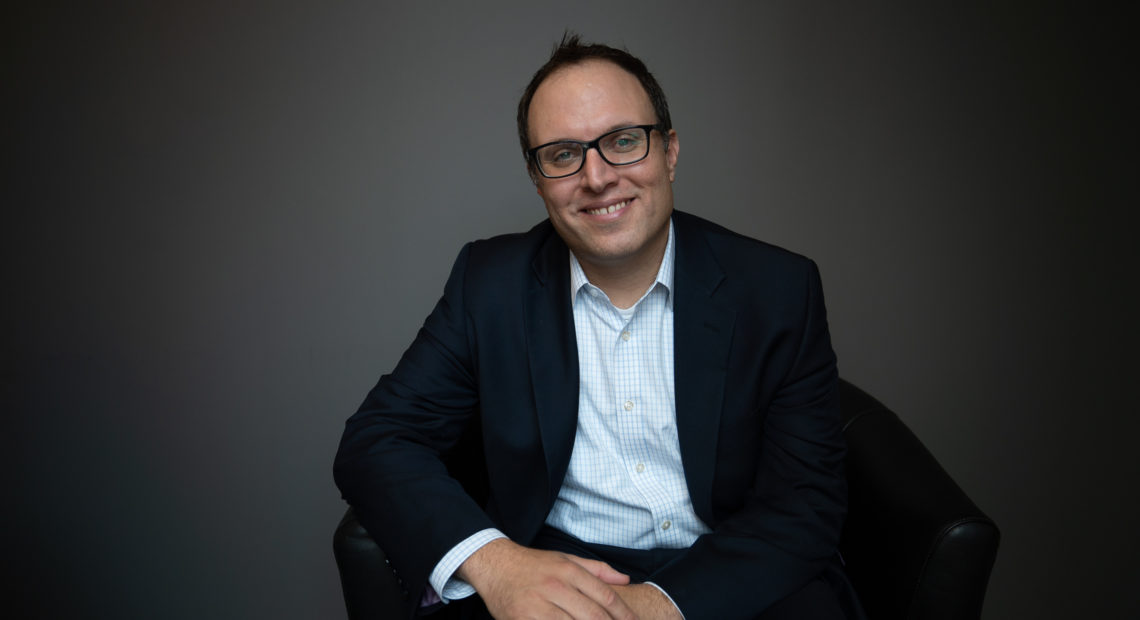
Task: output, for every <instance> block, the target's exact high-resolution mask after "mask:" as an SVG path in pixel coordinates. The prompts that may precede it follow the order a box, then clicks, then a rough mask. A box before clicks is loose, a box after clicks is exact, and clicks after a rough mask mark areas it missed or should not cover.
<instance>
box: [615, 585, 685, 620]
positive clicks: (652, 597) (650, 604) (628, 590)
mask: <svg viewBox="0 0 1140 620" xmlns="http://www.w3.org/2000/svg"><path fill="white" fill-rule="evenodd" d="M613 588H614V590H616V591H617V593H618V595H619V596H621V598H622V600H623V601H625V604H626V605H628V606H629V608H630V609H632V610H633V611H634V613H636V614H637V617H638V618H652V619H653V620H681V618H682V616H681V611H680V610H679V609H677V606H676V605H674V604H673V601H671V600H669V597H667V596H665V594H664V593H662V592H661V590H658V589H657V588H655V587H654V586H652V585H649V584H648V583H637V584H633V585H628V586H622V585H615V586H614V587H613Z"/></svg>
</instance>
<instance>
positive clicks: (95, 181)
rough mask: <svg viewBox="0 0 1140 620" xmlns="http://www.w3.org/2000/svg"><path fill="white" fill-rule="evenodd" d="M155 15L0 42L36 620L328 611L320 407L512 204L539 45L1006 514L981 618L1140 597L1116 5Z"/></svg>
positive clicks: (131, 10) (11, 443) (1109, 611)
mask: <svg viewBox="0 0 1140 620" xmlns="http://www.w3.org/2000/svg"><path fill="white" fill-rule="evenodd" d="M158 4H159V3H139V5H138V6H119V7H115V8H101V9H97V8H92V7H89V6H86V5H85V4H84V5H81V6H78V7H71V8H63V7H60V8H44V7H43V6H41V7H39V8H27V7H24V8H19V9H16V8H13V9H9V10H7V11H6V14H7V17H6V18H5V23H4V25H3V26H2V28H3V35H4V36H3V43H2V45H3V49H4V56H3V84H4V91H5V95H4V106H5V107H6V108H8V112H7V113H5V115H4V121H3V124H4V136H5V140H4V141H5V149H4V169H5V181H4V190H3V191H4V199H3V203H4V213H5V220H6V224H5V225H4V226H2V227H0V228H2V229H3V241H4V247H5V254H6V255H8V258H7V259H6V260H5V261H3V263H4V264H3V268H2V269H3V275H4V280H3V285H4V286H3V288H4V291H5V292H6V294H5V295H4V298H5V301H4V303H3V308H4V313H5V325H6V326H7V329H6V336H5V342H6V344H5V346H4V357H3V359H4V367H3V373H2V381H3V383H2V389H3V391H2V395H3V399H4V401H3V408H4V416H3V419H4V422H3V428H2V434H3V436H4V438H5V441H4V444H5V446H6V448H7V449H5V450H4V454H5V460H6V461H8V463H7V466H6V467H4V468H3V471H4V479H3V481H4V482H5V488H6V489H11V492H9V493H7V494H6V496H7V497H8V498H10V499H9V501H8V502H5V504H6V506H5V509H4V511H3V512H4V513H5V514H4V519H5V522H4V524H5V526H4V528H3V529H4V549H3V553H2V554H0V555H3V557H4V566H5V572H6V575H5V576H4V577H5V579H4V582H5V585H4V588H5V590H6V591H7V592H6V593H5V596H4V600H8V601H14V603H12V604H16V605H26V606H27V607H26V608H25V609H26V611H27V612H28V616H29V617H37V616H41V617H62V616H63V615H64V614H75V615H89V616H93V617H96V616H97V617H107V618H151V617H164V618H200V617H209V618H261V617H282V618H324V617H339V616H342V615H343V606H342V602H341V599H340V592H339V586H338V581H337V577H336V571H335V568H334V564H333V558H332V554H331V551H330V540H331V535H332V529H333V527H334V525H335V524H336V521H337V519H338V517H339V516H340V514H341V512H342V511H343V504H342V503H341V501H340V499H339V496H338V493H337V490H336V489H335V487H334V486H333V483H332V475H331V463H332V458H333V454H334V452H335V449H336V443H337V440H338V438H339V434H340V431H341V429H342V426H343V421H344V420H345V418H347V417H348V416H349V415H350V414H351V413H352V412H353V411H354V409H355V407H356V406H357V405H358V404H359V402H360V400H361V399H362V398H363V396H364V394H365V393H366V391H367V390H368V389H369V388H370V387H371V386H372V385H373V383H374V382H375V380H376V378H377V377H378V376H379V375H380V374H381V373H383V372H386V371H387V370H389V369H390V368H391V367H392V366H393V364H394V363H395V361H396V360H397V359H398V356H399V355H400V353H401V352H402V350H403V348H404V347H405V346H406V345H407V344H408V343H409V342H410V341H411V339H412V337H413V334H414V333H415V330H416V329H417V327H418V326H419V324H420V322H421V321H422V319H423V317H424V316H426V314H427V313H428V311H429V310H430V308H431V306H432V304H433V303H434V301H435V299H436V298H437V297H438V295H439V293H440V291H441V290H442V285H443V281H444V279H445V277H446V274H447V272H448V269H449V267H450V264H451V261H452V260H453V258H454V256H455V254H456V252H457V251H458V249H459V247H460V245H461V244H462V243H463V242H464V241H467V240H470V239H473V238H478V237H486V236H489V235H493V234H497V233H501V232H508V231H518V230H523V229H526V228H529V227H530V226H531V225H532V224H534V223H535V222H537V221H538V220H539V219H541V218H543V217H545V214H544V211H543V208H542V204H541V202H540V201H539V199H538V197H537V196H536V195H535V194H534V189H533V187H532V186H531V185H530V184H529V182H528V180H527V178H526V175H525V173H524V169H523V162H522V158H521V156H520V154H519V152H518V145H517V141H516V137H515V127H514V108H515V105H516V101H517V98H518V96H519V94H520V93H521V90H522V88H523V86H524V85H525V84H526V82H527V80H528V79H529V77H530V75H531V73H532V72H533V71H534V70H535V69H536V68H537V67H538V66H539V64H541V62H542V61H543V60H544V59H545V57H546V55H547V53H548V52H549V50H550V48H551V45H552V44H553V43H554V42H555V41H556V40H557V39H558V38H559V36H560V35H561V33H562V30H563V28H566V27H569V28H573V29H576V30H578V31H580V32H581V33H583V34H584V35H585V36H586V37H587V38H589V39H592V40H599V41H604V42H609V43H612V44H616V45H624V46H627V47H628V48H629V49H630V50H632V51H633V52H634V53H636V54H638V55H640V56H642V57H643V58H644V59H645V60H646V61H647V62H648V64H649V65H650V67H651V68H652V69H653V70H654V71H655V72H656V74H657V76H658V77H659V79H660V81H661V82H662V84H663V85H664V87H665V89H666V91H667V92H668V93H669V95H670V98H671V103H672V108H673V118H674V122H675V125H676V128H677V132H678V134H679V136H680V140H681V146H682V148H681V154H680V162H679V167H678V176H677V182H676V186H675V187H676V199H677V205H678V207H679V208H682V209H685V210H688V211H691V212H694V213H697V214H699V215H702V216H705V217H708V218H710V219H713V220H715V221H717V222H720V223H722V224H725V225H727V226H729V227H731V228H735V229H736V230H738V231H741V232H743V233H746V234H749V235H752V236H756V237H759V238H762V239H765V240H767V241H770V242H773V243H776V244H778V245H782V246H785V247H788V248H790V249H793V250H795V251H798V252H801V253H804V254H807V255H809V256H811V257H813V258H815V259H816V260H817V261H818V262H819V265H820V267H821V269H822V272H823V277H824V283H825V289H826V292H827V295H828V305H829V309H830V318H831V326H832V334H833V337H834V341H835V346H836V349H837V351H838V353H839V356H840V368H841V373H842V375H843V376H845V377H847V378H848V379H850V380H852V381H854V382H856V383H857V384H859V385H861V386H862V387H864V388H865V389H867V390H869V391H870V392H872V393H873V394H874V395H876V396H877V397H879V398H880V399H881V400H883V401H884V402H885V403H886V404H888V405H889V406H891V407H893V408H894V409H896V410H897V411H898V412H899V414H900V415H901V416H902V417H903V419H904V420H905V421H906V422H907V423H908V424H909V425H910V426H911V427H912V428H913V429H914V430H915V431H916V432H917V433H918V435H919V436H920V437H922V439H923V440H924V441H925V442H926V444H927V445H928V446H929V447H930V449H931V450H932V451H933V453H934V454H935V455H936V456H937V457H938V458H939V459H940V460H941V462H942V463H943V464H944V465H945V467H946V468H947V469H948V470H949V471H950V472H951V474H952V475H954V476H955V477H956V478H957V480H958V481H959V482H960V484H961V485H962V486H963V487H964V488H965V489H966V491H967V492H968V493H970V494H971V495H972V496H973V498H974V499H975V500H976V501H977V503H978V504H979V506H981V507H982V508H983V509H984V510H986V511H988V512H989V514H990V515H992V516H993V517H994V518H995V519H996V520H997V522H998V523H999V524H1000V526H1001V527H1002V530H1003V534H1004V538H1003V542H1002V548H1001V552H1000V554H999V557H998V561H997V565H996V568H995V570H994V575H993V580H992V582H991V588H990V594H989V597H988V600H987V605H986V612H985V617H986V618H991V619H996V618H1029V617H1033V618H1069V617H1090V618H1091V617H1097V618H1107V617H1121V618H1123V617H1137V614H1140V601H1138V599H1137V594H1136V593H1137V591H1138V590H1140V588H1138V586H1140V572H1138V569H1137V563H1136V557H1137V554H1138V553H1140V537H1138V536H1137V534H1136V533H1135V532H1136V528H1135V524H1136V522H1137V521H1138V520H1140V508H1138V501H1137V497H1136V490H1135V489H1136V483H1135V478H1136V474H1137V473H1138V468H1137V466H1136V465H1135V463H1134V460H1133V456H1132V454H1133V450H1132V447H1133V445H1134V442H1135V435H1136V432H1137V430H1138V429H1137V426H1138V425H1137V421H1136V415H1137V407H1136V401H1135V388H1134V387H1133V386H1134V385H1135V383H1134V381H1135V379H1134V377H1135V376H1136V374H1137V371H1138V367H1137V363H1136V359H1135V356H1134V351H1135V349H1136V346H1137V344H1138V342H1137V330H1136V328H1135V324H1134V318H1135V316H1136V311H1137V304H1136V300H1135V289H1136V266H1137V263H1136V252H1135V249H1134V247H1133V246H1132V245H1131V244H1132V241H1131V237H1132V236H1133V235H1132V234H1131V230H1129V229H1128V228H1127V227H1126V226H1125V223H1126V221H1127V220H1126V218H1125V207H1134V206H1135V204H1134V201H1133V202H1127V203H1126V200H1125V197H1124V191H1123V188H1124V185H1125V179H1124V175H1125V174H1126V171H1127V173H1130V174H1135V171H1134V168H1135V163H1136V157H1135V151H1136V141H1135V139H1134V137H1135V131H1134V130H1135V121H1134V120H1133V119H1132V118H1128V119H1127V122H1125V120H1126V119H1125V113H1128V114H1129V115H1130V116H1131V115H1133V114H1134V113H1135V100H1134V99H1131V96H1132V94H1133V90H1132V89H1133V88H1134V83H1135V68H1134V67H1130V66H1129V65H1127V64H1126V63H1124V62H1123V61H1122V60H1119V58H1120V55H1121V53H1122V52H1123V41H1124V38H1123V36H1122V34H1123V32H1124V28H1123V27H1120V28H1117V25H1119V24H1121V23H1123V21H1122V16H1112V15H1107V16H1105V15H1101V14H1100V13H1099V10H1093V9H1085V10H1072V9H1062V8H1056V7H1050V6H1044V5H1038V4H1033V5H1028V6H1030V7H1032V8H1031V10H1015V9H1013V8H1009V7H1007V8H992V7H991V8H986V9H963V8H957V7H954V8H950V7H947V6H940V7H929V6H928V7H926V8H915V7H912V6H910V4H909V3H898V4H897V5H895V6H889V7H888V6H881V5H878V6H874V7H855V6H851V5H849V4H846V3H844V4H837V5H820V4H815V5H810V6H809V5H801V4H792V3H787V4H784V3H780V4H752V3H725V4H720V3H715V2H701V3H682V2H657V3H651V4H650V3H646V4H626V3H617V2H607V3H582V2H575V3H561V4H546V3H539V2H529V3H521V2H520V3H513V4H508V3H494V4H489V5H478V6H476V5H473V4H472V5H468V4H459V3H456V4H444V3H429V2H425V3H421V4H407V5H389V4H377V3H337V4H335V5H333V4H331V3H330V4H329V5H327V6H324V5H321V4H319V3H312V4H310V5H308V6H305V5H301V4H296V3H274V4H266V5H253V4H248V3H240V2H238V3H228V2H227V3H189V2H187V3H180V5H173V4H174V3H170V4H172V5H173V6H165V7H164V6H159V5H158ZM1127 128H1131V129H1129V130H1128V131H1124V130H1125V129H1127ZM1129 135H1130V136H1133V137H1132V138H1126V136H1129ZM1128 184H1129V185H1130V186H1132V187H1134V186H1135V182H1134V181H1129V182H1128ZM5 605H8V603H5ZM9 617H10V616H9Z"/></svg>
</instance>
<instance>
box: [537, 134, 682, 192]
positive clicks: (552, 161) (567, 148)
mask: <svg viewBox="0 0 1140 620" xmlns="http://www.w3.org/2000/svg"><path fill="white" fill-rule="evenodd" d="M654 129H657V130H658V131H660V130H661V126H660V125H659V124H658V125H633V126H632V127H622V128H621V129H615V130H613V131H611V132H609V133H605V134H602V135H601V136H599V137H598V138H597V139H596V140H591V141H589V142H582V141H580V140H560V141H558V142H547V143H546V144H542V145H539V146H536V147H534V148H532V149H530V150H528V151H527V152H526V156H527V159H529V160H530V161H531V162H533V163H534V164H535V167H537V168H538V171H539V173H541V174H542V176H544V177H546V178H548V179H560V178H562V177H568V176H570V175H572V174H577V173H578V171H579V170H581V169H582V165H583V164H585V163H586V151H588V150H590V149H596V150H597V151H598V155H601V156H602V159H603V160H605V162H606V163H608V164H609V165H611V166H628V165H630V164H636V163H637V162H639V161H641V160H643V159H645V158H646V156H648V155H649V134H650V133H652V131H653V130H654Z"/></svg>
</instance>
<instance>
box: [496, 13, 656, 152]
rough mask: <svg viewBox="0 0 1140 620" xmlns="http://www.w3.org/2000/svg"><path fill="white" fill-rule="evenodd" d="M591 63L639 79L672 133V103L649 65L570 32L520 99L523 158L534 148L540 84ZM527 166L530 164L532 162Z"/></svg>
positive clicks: (625, 53) (519, 120)
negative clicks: (533, 113) (533, 108)
mask: <svg viewBox="0 0 1140 620" xmlns="http://www.w3.org/2000/svg"><path fill="white" fill-rule="evenodd" d="M587 60H605V61H609V62H612V63H613V64H615V65H617V66H619V67H621V68H622V69H625V70H626V71H627V72H628V73H629V74H630V75H632V76H633V77H635V78H637V81H638V82H640V83H641V87H642V88H643V89H645V95H646V96H647V97H649V102H650V103H651V104H652V105H653V112H654V114H656V115H657V120H656V122H657V123H658V124H659V125H661V131H662V132H664V133H668V132H669V130H670V129H672V128H673V120H672V119H671V118H670V117H669V102H668V101H667V100H666V99H665V91H663V90H661V85H660V84H658V83H657V78H655V77H653V74H652V73H650V72H649V69H648V68H647V67H646V66H645V63H643V62H641V60H640V59H639V58H637V57H636V56H634V55H633V54H630V53H629V52H627V51H625V50H619V49H616V48H613V47H610V46H608V45H601V44H598V43H593V44H590V45H583V44H582V41H581V37H579V36H578V35H576V34H573V35H572V34H569V33H567V34H565V35H563V36H562V42H561V43H559V44H558V47H556V48H554V53H553V54H551V55H550V60H548V61H546V64H544V65H542V67H540V68H539V70H538V71H536V72H535V74H534V77H533V78H531V80H530V84H527V87H526V90H524V91H523V96H522V99H520V100H519V111H518V128H519V144H520V145H521V146H522V150H523V157H526V152H527V149H529V148H530V147H532V146H534V144H531V142H530V135H529V134H530V102H531V100H532V99H534V92H535V91H536V90H538V87H539V85H540V84H542V83H543V82H544V81H546V78H548V77H550V74H552V73H554V72H555V71H557V70H559V69H561V68H563V67H566V66H569V65H575V64H580V63H583V62H586V61H587ZM527 164H528V165H529V164H530V162H529V160H528V161H527Z"/></svg>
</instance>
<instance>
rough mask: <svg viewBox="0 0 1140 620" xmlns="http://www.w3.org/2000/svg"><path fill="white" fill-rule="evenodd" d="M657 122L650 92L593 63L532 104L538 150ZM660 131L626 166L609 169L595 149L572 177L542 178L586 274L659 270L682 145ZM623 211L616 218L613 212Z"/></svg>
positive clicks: (554, 78)
mask: <svg viewBox="0 0 1140 620" xmlns="http://www.w3.org/2000/svg"><path fill="white" fill-rule="evenodd" d="M655 122H657V117H656V115H655V114H654V112H653V105H652V104H651V103H650V101H649V96H648V95H646V94H645V89H643V88H642V87H641V83H640V82H638V81H637V78H636V77H634V76H633V75H632V74H630V73H628V72H626V71H625V70H624V69H621V68H619V67H618V66H617V65H614V64H613V63H610V62H606V61H599V60H591V61H587V62H585V63H581V64H577V65H570V66H567V67H563V68H562V69H559V70H558V71H556V72H554V73H553V74H551V75H550V76H549V77H548V78H546V80H545V81H543V82H542V84H541V85H540V86H539V87H538V90H537V91H536V92H535V94H534V98H533V99H532V100H531V104H530V143H531V145H532V146H534V145H539V144H545V143H547V142H554V141H556V140H563V139H570V140H582V141H589V140H593V139H595V138H597V137H598V136H601V135H602V134H604V133H606V132H608V131H611V130H614V129H618V128H621V127H628V126H631V125H648V124H653V123H655ZM669 134H670V135H669V148H668V150H665V149H663V148H662V143H663V140H664V136H663V135H662V134H661V132H659V131H656V130H654V131H653V133H652V135H651V136H650V140H649V142H650V144H649V155H648V156H647V157H646V158H645V159H643V160H641V161H639V162H637V163H635V164H630V165H627V166H612V165H610V164H608V163H606V162H605V161H604V160H603V159H602V158H601V156H600V155H599V154H598V152H597V150H596V149H590V150H589V151H587V152H586V161H585V163H584V164H583V166H582V169H581V170H580V171H579V172H578V173H577V174H574V175H572V176H569V177H564V178H561V179H547V178H545V177H542V176H541V175H540V176H539V177H538V179H537V186H538V195H539V196H542V200H543V201H544V202H545V203H546V211H547V213H548V214H549V215H550V221H551V222H552V223H553V224H554V228H555V230H557V231H558V234H559V235H560V236H561V237H562V239H563V240H564V241H565V242H566V245H568V246H570V249H571V250H572V251H573V252H574V255H575V256H576V257H578V260H579V261H581V262H582V263H583V265H584V266H586V267H587V269H588V268H589V267H590V266H596V267H599V268H613V267H630V268H636V267H647V268H648V267H655V266H656V265H657V264H658V263H659V261H660V259H661V254H662V252H664V250H665V245H666V242H667V241H668V237H669V227H668V224H669V216H670V215H671V214H672V212H673V186H672V182H673V173H674V169H675V168H676V165H677V153H678V152H679V150H680V145H679V144H678V142H677V136H676V133H675V132H673V131H672V130H670V132H669ZM613 206H617V209H616V210H614V211H613V212H610V207H613Z"/></svg>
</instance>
